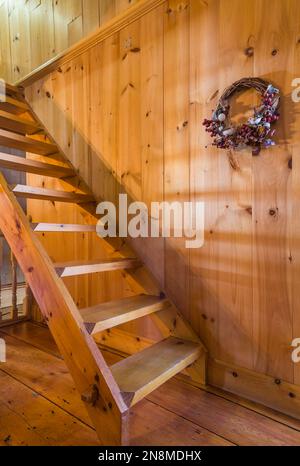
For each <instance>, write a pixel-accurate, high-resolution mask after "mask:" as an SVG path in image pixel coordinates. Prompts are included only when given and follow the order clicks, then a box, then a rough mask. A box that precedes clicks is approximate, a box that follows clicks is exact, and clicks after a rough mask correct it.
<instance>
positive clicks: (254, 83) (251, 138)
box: [203, 78, 280, 155]
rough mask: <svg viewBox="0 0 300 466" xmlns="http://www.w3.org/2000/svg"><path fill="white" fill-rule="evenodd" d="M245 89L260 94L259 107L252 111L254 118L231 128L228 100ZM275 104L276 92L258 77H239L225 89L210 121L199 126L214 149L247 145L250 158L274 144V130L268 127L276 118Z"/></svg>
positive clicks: (277, 114)
mask: <svg viewBox="0 0 300 466" xmlns="http://www.w3.org/2000/svg"><path fill="white" fill-rule="evenodd" d="M247 88H254V89H256V90H257V91H258V92H260V94H261V105H260V106H259V107H258V108H254V115H253V116H252V117H251V118H249V119H248V121H247V122H246V123H243V124H241V125H238V126H235V125H234V124H233V123H232V122H231V120H230V104H229V99H230V97H232V95H233V94H234V93H236V92H240V91H242V90H244V89H247ZM279 102H280V96H279V90H278V89H276V88H275V87H273V86H272V84H269V83H268V82H267V81H265V80H263V79H261V78H243V79H240V80H239V81H236V82H235V83H233V84H232V85H231V86H229V87H228V88H227V89H225V91H224V93H223V94H222V96H221V98H220V100H219V102H218V105H217V108H216V110H215V111H214V112H213V115H212V119H211V120H208V119H205V120H204V121H203V125H204V126H205V127H206V131H207V132H209V133H210V135H211V137H212V138H214V141H213V145H214V146H217V147H218V148H220V149H234V150H236V149H240V148H242V147H244V146H251V147H252V148H253V149H252V153H253V155H258V154H259V153H260V150H261V147H269V146H273V145H275V142H274V141H273V140H272V137H273V135H274V133H275V129H272V128H271V125H272V123H275V122H276V121H277V120H278V119H279V113H278V108H279Z"/></svg>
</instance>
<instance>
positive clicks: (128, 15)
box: [15, 0, 166, 87]
mask: <svg viewBox="0 0 300 466" xmlns="http://www.w3.org/2000/svg"><path fill="white" fill-rule="evenodd" d="M164 3H166V0H139V1H138V2H137V3H135V4H133V5H132V6H131V7H129V8H127V9H126V10H125V11H123V12H122V13H120V14H119V15H117V16H115V17H114V18H113V19H111V20H110V21H108V22H107V23H105V24H103V25H102V26H100V28H99V29H97V31H96V32H93V33H91V34H89V35H88V36H87V37H85V38H83V39H81V40H80V41H79V42H77V43H76V44H75V45H73V46H71V47H69V48H68V49H66V50H65V51H63V52H61V53H59V54H58V55H56V56H55V57H53V58H51V59H50V60H48V61H47V62H46V63H43V64H42V65H41V66H39V67H38V68H36V69H35V70H33V71H32V72H30V73H29V74H27V75H26V76H25V77H23V78H21V79H20V80H18V81H17V82H16V83H15V86H23V87H26V86H29V85H31V84H32V83H34V82H35V81H38V80H39V79H41V78H43V77H44V76H46V75H47V74H49V73H51V72H52V71H54V70H56V69H58V68H59V67H60V66H62V65H64V64H66V63H68V62H69V61H70V60H73V59H74V58H76V57H78V56H79V55H82V54H83V53H84V52H86V51H87V50H89V49H90V48H92V47H94V46H95V45H97V44H99V43H100V42H103V41H104V40H105V39H107V38H108V37H110V36H112V35H114V34H116V33H117V32H119V31H120V30H122V29H123V28H125V27H126V26H128V25H129V24H131V23H133V22H134V21H136V20H138V19H139V18H141V17H142V16H144V15H145V14H147V13H149V12H150V11H152V10H154V9H155V8H157V7H159V6H160V5H162V4H164Z"/></svg>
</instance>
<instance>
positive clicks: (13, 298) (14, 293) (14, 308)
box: [10, 251, 18, 320]
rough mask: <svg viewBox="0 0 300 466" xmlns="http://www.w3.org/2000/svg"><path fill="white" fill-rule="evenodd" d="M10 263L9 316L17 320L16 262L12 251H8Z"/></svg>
mask: <svg viewBox="0 0 300 466" xmlns="http://www.w3.org/2000/svg"><path fill="white" fill-rule="evenodd" d="M10 265H11V304H12V310H11V317H12V319H13V320H18V304H17V289H18V278H17V262H16V259H15V256H14V254H13V252H12V251H10Z"/></svg>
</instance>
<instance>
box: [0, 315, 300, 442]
mask: <svg viewBox="0 0 300 466" xmlns="http://www.w3.org/2000/svg"><path fill="white" fill-rule="evenodd" d="M0 337H4V338H5V339H6V342H7V347H8V355H7V356H8V357H7V363H5V364H1V365H0V376H1V377H0V395H1V403H0V444H4V445H6V444H10V445H12V444H18V445H20V444H22V442H25V443H23V444H28V445H35V444H38V445H48V444H51V445H54V444H55V445H67V444H74V445H80V444H83V445H87V444H90V445H94V444H95V441H96V440H95V439H96V436H95V433H94V430H93V429H92V427H91V423H90V421H89V418H88V416H87V414H86V412H85V408H84V406H83V404H82V402H81V400H80V399H79V395H78V394H77V392H76V390H75V387H74V385H73V382H72V379H71V377H70V375H69V373H68V371H67V369H66V366H65V364H64V362H63V361H62V359H61V358H60V356H59V353H58V351H57V349H56V345H55V343H54V341H53V339H52V337H51V335H50V333H49V331H48V330H47V329H46V328H44V327H42V326H39V325H36V324H32V323H29V322H25V323H21V324H17V325H14V326H11V327H7V328H5V329H3V330H1V332H0ZM104 356H105V357H106V359H107V362H108V364H113V363H115V362H116V361H117V360H119V359H120V357H119V356H117V355H114V354H112V353H108V352H105V353H104ZM7 377H9V380H13V381H14V384H12V386H16V388H15V391H14V389H12V390H9V391H7V389H6V388H5V387H7V384H6V383H5V378H7ZM2 380H3V383H2ZM6 380H7V379H6ZM10 386H11V385H10ZM19 393H20V395H19ZM23 393H24V395H23ZM28 393H29V394H30V396H29V395H28ZM32 393H33V394H34V395H32ZM19 398H20V399H19ZM21 399H24V401H23V402H22V401H21ZM36 400H39V402H38V403H37V401H36ZM9 402H13V403H14V404H13V406H14V413H15V416H18V415H19V413H20V412H24V409H23V408H22V406H23V405H22V403H24V404H25V405H26V409H28V413H27V414H26V416H25V418H26V419H25V420H24V423H26V422H29V424H30V426H34V427H35V429H29V430H28V432H27V431H26V432H25V424H24V425H23V424H22V422H23V421H22V422H21V419H22V416H19V418H18V419H16V422H14V417H13V414H11V413H10V411H9V406H11V405H10V403H9ZM31 405H32V409H31V408H30V407H31ZM49 406H50V407H51V406H52V407H53V409H54V412H55V413H57V417H55V416H53V418H50V419H49V416H48V420H47V416H45V415H44V413H45V412H48V411H47V410H49V409H50V408H49ZM31 413H32V417H31ZM59 416H60V417H59ZM62 417H65V418H66V420H68V421H65V422H63V421H61V418H62ZM3 419H7V422H5V421H3ZM36 419H37V420H38V421H39V422H40V423H38V422H37V421H36ZM17 421H18V422H17ZM34 421H36V422H34ZM71 422H75V423H76V424H74V425H75V427H73V430H72V429H70V428H69V432H67V431H68V427H67V426H70V425H71ZM55 423H59V428H62V429H64V427H65V430H66V432H64V431H63V432H62V433H60V432H57V430H55V429H56V427H55V426H54V424H55ZM294 425H295V426H297V424H294ZM299 428H300V423H299ZM10 430H11V432H9V431H10ZM80 430H82V436H80V432H79V431H80ZM33 431H34V432H33ZM40 431H41V432H40ZM45 432H47V435H46V434H45ZM78 432H79V433H78ZM67 433H68V438H67V437H66V435H67ZM48 434H49V435H48ZM9 436H10V437H9ZM46 437H49V438H46ZM7 438H8V439H9V440H6V441H5V439H7ZM1 442H2V443H1ZM37 442H40V443H37ZM47 442H48V443H47ZM67 442H70V443H67ZM131 444H132V445H200V446H201V445H235V444H237V445H299V444H300V432H299V431H297V430H296V429H295V428H291V427H289V426H287V425H285V424H283V423H281V422H276V421H275V420H273V419H270V418H269V417H267V416H264V415H262V414H260V413H257V412H255V411H254V410H253V409H247V408H246V407H244V406H241V405H239V404H237V403H234V402H231V401H228V400H226V399H225V398H222V397H221V396H218V395H215V394H212V393H208V392H206V391H204V390H201V389H198V388H195V387H192V386H190V385H187V384H186V383H184V382H182V381H180V380H176V379H172V380H170V381H169V382H167V383H166V384H164V385H163V386H162V387H160V388H159V389H158V390H156V391H155V392H153V393H152V394H151V395H149V396H148V397H147V398H146V399H145V400H143V401H142V402H141V403H139V404H137V405H136V406H135V407H134V408H133V410H132V414H131Z"/></svg>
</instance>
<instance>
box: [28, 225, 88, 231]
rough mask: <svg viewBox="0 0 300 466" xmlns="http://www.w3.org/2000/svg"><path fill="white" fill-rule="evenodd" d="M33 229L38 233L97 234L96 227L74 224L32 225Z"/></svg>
mask: <svg viewBox="0 0 300 466" xmlns="http://www.w3.org/2000/svg"><path fill="white" fill-rule="evenodd" d="M31 227H32V229H33V231H36V232H47V231H48V232H63V233H77V232H78V233H79V232H94V233H95V232H96V225H78V224H73V223H32V224H31Z"/></svg>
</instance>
